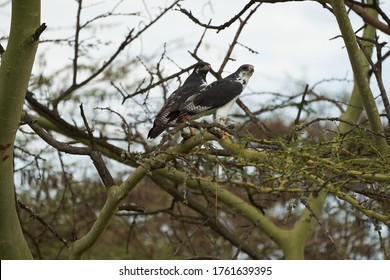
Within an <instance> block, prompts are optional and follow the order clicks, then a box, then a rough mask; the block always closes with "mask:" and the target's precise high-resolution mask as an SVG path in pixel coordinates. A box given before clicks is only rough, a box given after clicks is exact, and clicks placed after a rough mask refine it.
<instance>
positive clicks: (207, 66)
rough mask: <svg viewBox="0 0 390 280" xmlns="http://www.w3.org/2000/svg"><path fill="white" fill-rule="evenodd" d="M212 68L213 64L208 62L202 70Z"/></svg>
mask: <svg viewBox="0 0 390 280" xmlns="http://www.w3.org/2000/svg"><path fill="white" fill-rule="evenodd" d="M210 69H211V65H210V64H209V63H206V64H205V65H204V66H203V67H202V70H204V71H210Z"/></svg>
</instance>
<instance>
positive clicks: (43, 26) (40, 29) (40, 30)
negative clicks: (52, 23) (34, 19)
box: [31, 23, 47, 41]
mask: <svg viewBox="0 0 390 280" xmlns="http://www.w3.org/2000/svg"><path fill="white" fill-rule="evenodd" d="M46 28H47V25H46V23H42V24H41V26H39V27H38V28H37V29H36V30H35V32H34V34H33V35H31V38H32V39H33V40H34V41H38V40H39V36H41V34H42V33H43V31H45V29H46Z"/></svg>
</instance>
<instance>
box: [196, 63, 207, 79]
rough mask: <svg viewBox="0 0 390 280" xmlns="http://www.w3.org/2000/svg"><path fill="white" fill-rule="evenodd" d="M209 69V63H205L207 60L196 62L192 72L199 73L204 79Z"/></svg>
mask: <svg viewBox="0 0 390 280" xmlns="http://www.w3.org/2000/svg"><path fill="white" fill-rule="evenodd" d="M210 69H211V65H210V63H207V62H203V61H201V62H198V63H197V64H196V65H195V68H194V72H193V73H196V74H197V75H199V76H200V77H202V78H203V80H206V75H207V73H208V72H209V71H210Z"/></svg>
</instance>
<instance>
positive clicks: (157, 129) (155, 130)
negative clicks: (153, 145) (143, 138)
mask: <svg viewBox="0 0 390 280" xmlns="http://www.w3.org/2000/svg"><path fill="white" fill-rule="evenodd" d="M165 129H166V127H165V126H162V125H156V124H154V125H153V127H152V129H151V130H149V133H148V138H151V139H154V138H156V137H157V136H159V135H160V134H161V133H163V132H164V130H165Z"/></svg>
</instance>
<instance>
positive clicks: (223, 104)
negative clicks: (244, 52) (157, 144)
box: [168, 64, 254, 124]
mask: <svg viewBox="0 0 390 280" xmlns="http://www.w3.org/2000/svg"><path fill="white" fill-rule="evenodd" d="M253 72H254V67H253V65H250V64H244V65H242V66H241V67H240V68H238V70H237V71H236V72H234V73H233V74H231V75H229V76H227V77H226V78H224V79H221V80H218V81H215V82H213V83H211V84H209V85H208V86H207V87H204V88H203V89H202V90H201V91H200V92H199V94H196V95H193V96H191V97H190V98H188V99H187V101H186V102H185V103H184V104H183V105H182V106H181V107H180V108H179V109H178V110H176V111H172V112H171V113H170V114H169V115H168V119H169V121H173V120H176V122H178V123H181V122H184V121H187V120H189V119H194V118H199V117H201V116H205V115H210V114H214V116H215V121H216V122H218V123H220V124H225V121H226V119H227V115H228V113H229V110H230V108H231V107H232V105H233V104H234V102H236V100H237V98H238V96H239V95H240V94H241V92H242V91H243V90H244V88H245V87H246V85H247V84H248V81H249V78H250V77H251V76H252V74H253Z"/></svg>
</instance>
